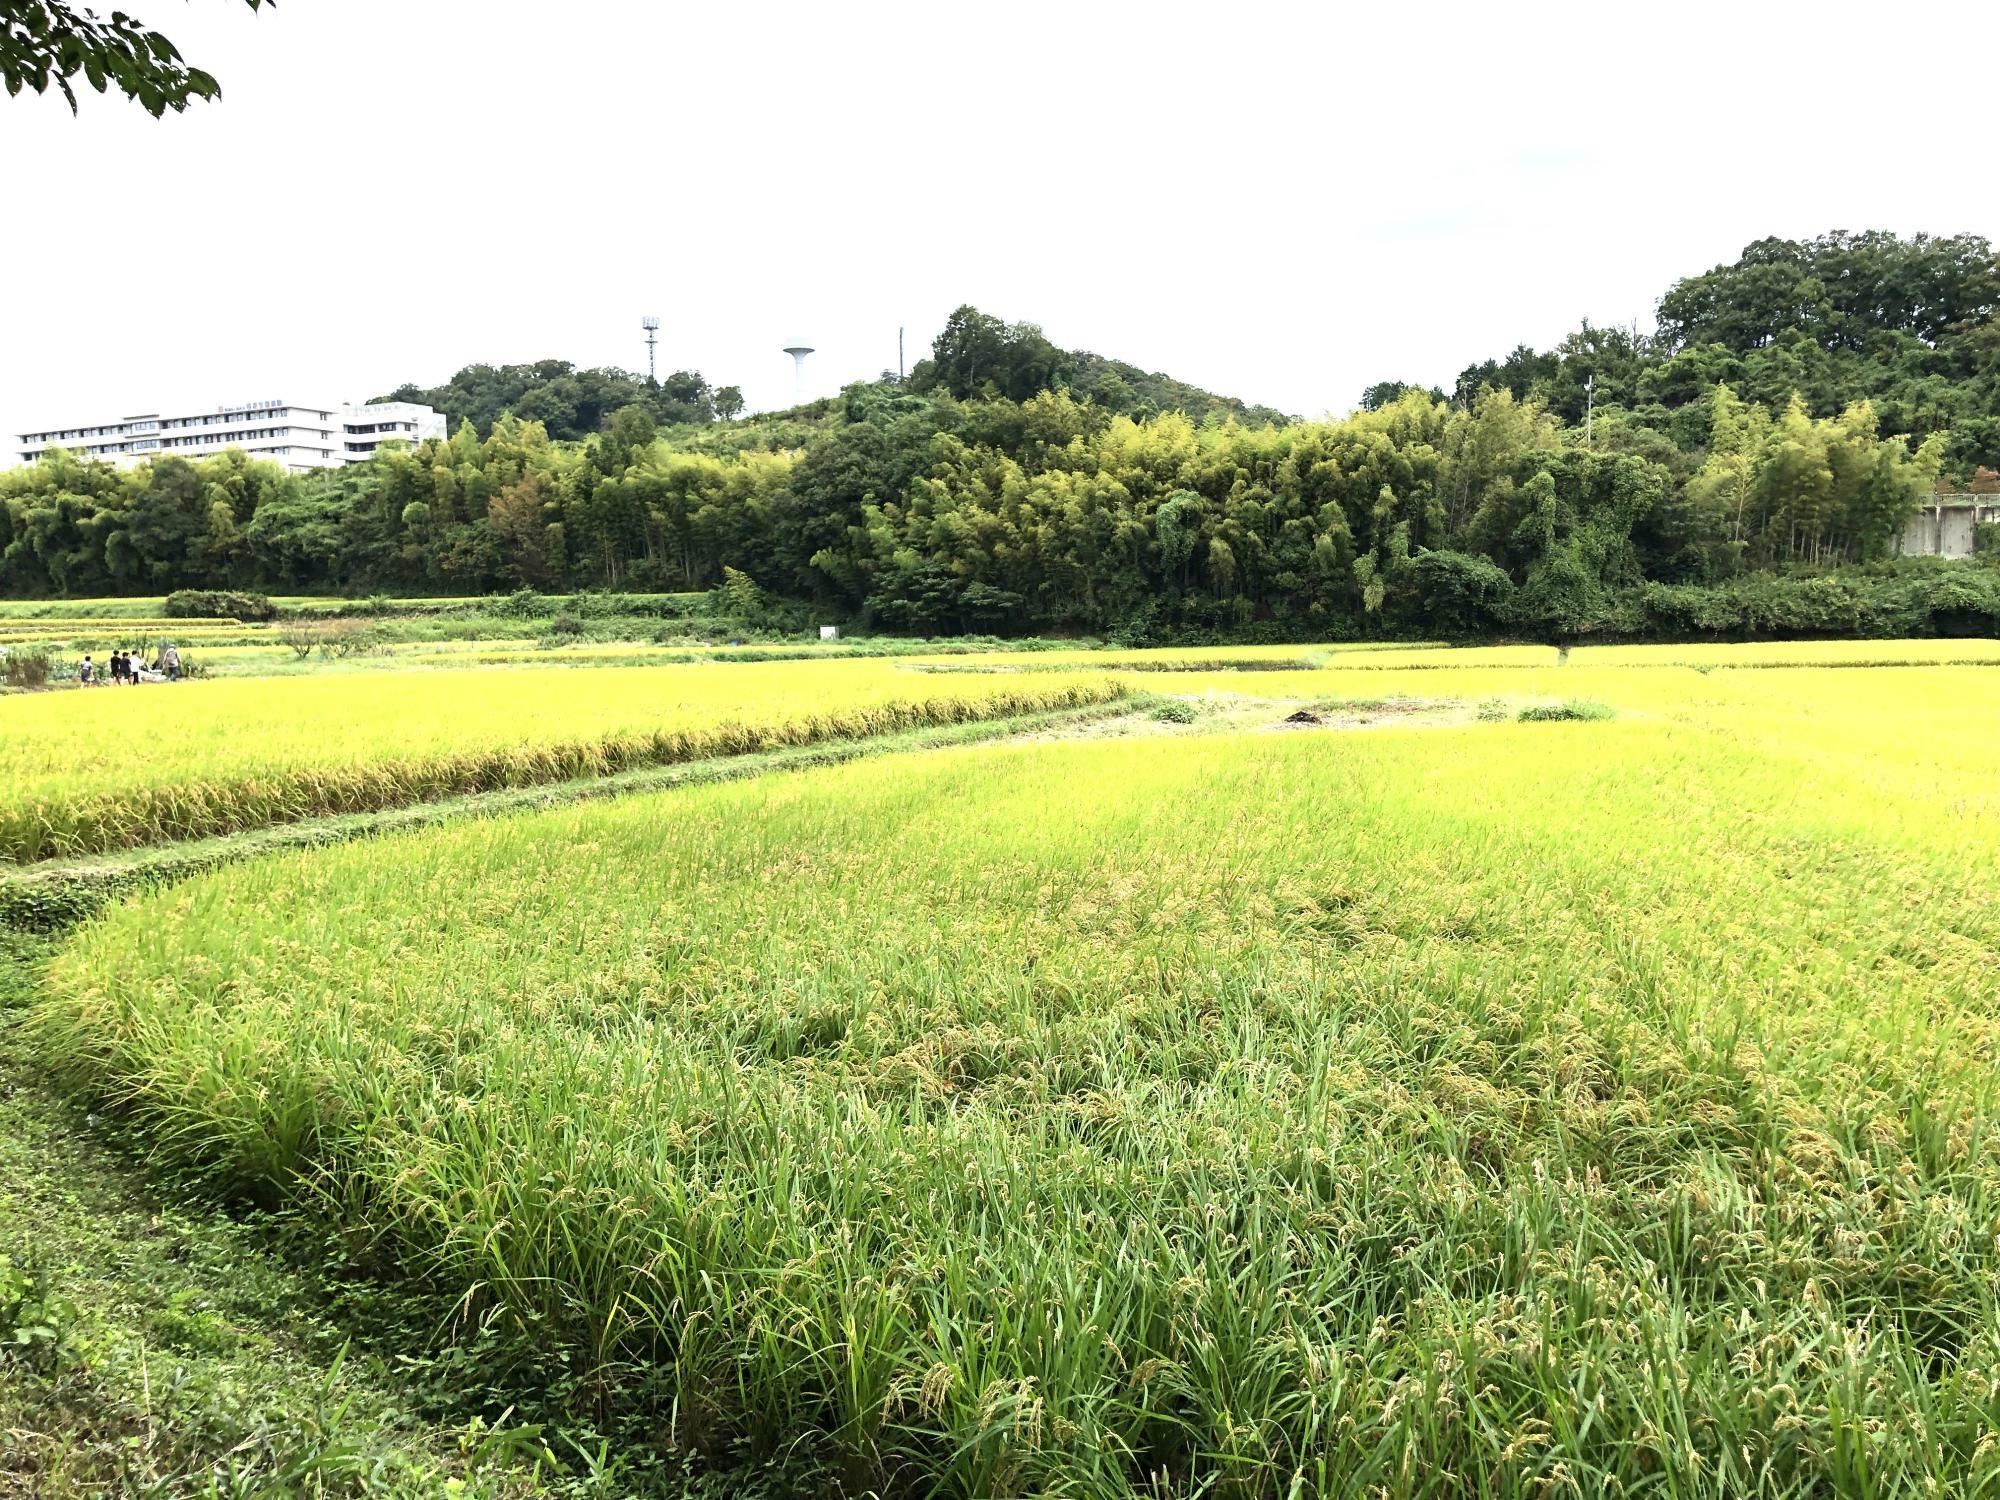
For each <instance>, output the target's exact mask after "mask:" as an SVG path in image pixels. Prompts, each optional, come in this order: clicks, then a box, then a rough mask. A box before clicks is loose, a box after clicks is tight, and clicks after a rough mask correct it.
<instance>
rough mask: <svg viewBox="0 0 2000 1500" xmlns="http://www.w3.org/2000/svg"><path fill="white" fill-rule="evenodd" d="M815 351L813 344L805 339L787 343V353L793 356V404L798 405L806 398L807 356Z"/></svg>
mask: <svg viewBox="0 0 2000 1500" xmlns="http://www.w3.org/2000/svg"><path fill="white" fill-rule="evenodd" d="M812 352H813V346H812V345H811V344H808V343H807V342H806V341H805V340H804V339H793V340H792V341H791V342H790V343H788V344H786V345H785V353H787V354H789V355H791V357H792V404H793V405H794V406H797V405H798V404H799V403H801V402H802V401H804V400H805V399H806V356H807V355H808V354H810V353H812Z"/></svg>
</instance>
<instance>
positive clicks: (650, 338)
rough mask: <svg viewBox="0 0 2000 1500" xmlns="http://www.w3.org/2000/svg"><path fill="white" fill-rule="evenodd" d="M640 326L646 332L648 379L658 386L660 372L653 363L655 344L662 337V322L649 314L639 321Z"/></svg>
mask: <svg viewBox="0 0 2000 1500" xmlns="http://www.w3.org/2000/svg"><path fill="white" fill-rule="evenodd" d="M639 326H640V327H641V328H643V329H645V330H646V378H647V379H648V380H650V381H652V382H653V384H655V385H658V384H659V383H660V372H659V369H658V368H657V367H656V366H655V364H654V362H653V344H654V341H655V340H656V339H658V338H659V335H660V320H659V319H658V318H656V317H653V316H652V315H651V314H650V313H649V314H647V316H645V317H643V318H641V319H640V320H639Z"/></svg>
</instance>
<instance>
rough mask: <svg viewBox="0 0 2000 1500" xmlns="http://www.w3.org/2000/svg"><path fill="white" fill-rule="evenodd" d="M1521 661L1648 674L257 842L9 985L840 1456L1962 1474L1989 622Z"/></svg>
mask: <svg viewBox="0 0 2000 1500" xmlns="http://www.w3.org/2000/svg"><path fill="white" fill-rule="evenodd" d="M1504 670H1506V671H1507V672H1508V674H1509V680H1510V681H1511V680H1514V679H1515V678H1518V677H1520V676H1521V674H1520V673H1519V671H1518V669H1504ZM1548 670H1549V672H1550V674H1551V675H1552V676H1556V677H1558V680H1560V681H1563V682H1567V683H1572V684H1581V685H1582V686H1583V687H1585V688H1586V689H1587V690H1588V691H1589V692H1590V693H1592V694H1593V695H1595V696H1601V697H1602V698H1603V699H1604V701H1609V702H1614V703H1616V704H1617V705H1618V706H1619V707H1620V708H1621V709H1623V708H1627V707H1633V708H1640V709H1643V712H1633V713H1630V714H1626V713H1621V714H1620V716H1619V717H1618V719H1617V720H1616V721H1614V722H1612V723H1609V724H1606V725H1605V726H1603V728H1602V730H1601V731H1598V732H1593V733H1592V734H1590V735H1562V734H1556V735H1551V734H1550V733H1548V732H1547V731H1546V730H1545V729H1543V728H1541V727H1540V726H1537V725H1533V724H1525V725H1524V724H1515V723H1499V724H1458V725H1450V726H1444V727H1427V728H1418V727H1395V726H1392V727H1389V728H1386V729H1384V730H1382V731H1381V732H1376V733H1370V734H1366V735H1340V736H1335V735H1274V734H1258V733H1251V734H1240V735H1217V736H1189V737H1185V738H1181V739H1177V740H1176V741H1175V742H1174V744H1173V746H1172V751H1173V753H1171V754H1162V753H1160V748H1161V747H1160V744H1159V742H1158V741H1156V740H1155V741H1147V740H1143V739H1140V740H1106V741H1091V742H1069V743H1042V744H1033V745H1018V746H1008V747H1002V748H988V749H979V750H960V751H951V752H939V753H932V754H927V755H920V756H917V757H913V758H908V759H901V760H894V761H891V760H878V761H866V762H858V763H855V764H852V765H848V766H845V767H841V768H837V769H831V770H827V771H823V772H814V773H808V774H803V775H797V776H780V777H766V778H762V779H759V780H756V781H751V782H747V783H742V784H738V785H734V786H717V787H707V788H703V789H700V790H691V791H687V792H682V793H676V794H672V795H667V796H660V797H646V798H634V799H631V800H628V801H623V802H617V803H610V804H603V805H597V806H591V807H587V808H583V807H566V808H562V809H558V810H553V811H549V812H545V813H539V814H535V815H531V816H515V817H500V818H493V819H486V820H478V821H470V822H462V823H458V824H455V825H452V826H449V827H446V828H441V829H437V830H434V831H429V832H425V833H421V834H417V835H413V836H409V837H400V838H386V839H382V840H378V841H370V842H364V843H356V844H347V845H342V846H339V847H335V848H329V849H325V850H319V851H312V852H305V853H298V854H290V855H284V856H279V857H273V858H269V859H264V860H259V861H254V862H250V863H246V864H242V865H238V866H234V867H231V868H228V869H225V870H221V871H218V872H216V873H213V874H209V875H204V876H200V877H196V878H194V879H191V880H189V881H186V882H185V883H182V884H180V885H177V886H175V887H172V888H169V889H166V890H164V891H159V892H155V893H151V894H149V895H148V897H147V898H146V900H145V901H144V903H143V904H135V905H130V906H126V907H122V908H117V909H113V910H109V911H106V912H104V913H102V914H101V915H99V916H97V917H95V918H93V919H92V920H91V921H90V922H89V923H87V924H86V925H85V926H84V927H83V928H82V929H81V930H80V931H79V932H78V934H77V935H76V937H75V939H74V940H73V942H72V943H71V944H70V946H69V947H68V949H67V951H66V952H65V953H64V954H62V955H61V956H60V957H59V958H58V959H57V961H56V964H55V967H54V969H53V972H52V974H51V977H50V981H49V986H48V994H47V998H46V1000H45V1001H44V1003H43V1004H42V1005H41V1006H40V1007H39V1008H38V1009H37V1010H36V1012H35V1013H34V1015H33V1017H32V1021H31V1025H32V1027H33V1035H34V1037H35V1038H36V1044H37V1046H38V1047H39V1049H40V1050H41V1052H42V1054H43V1055H44V1056H46V1058H47V1059H48V1060H49V1063H50V1065H51V1066H52V1067H56V1068H58V1069H60V1070H61V1071H62V1072H63V1073H64V1075H65V1076H67V1077H68V1078H70V1079H71V1080H73V1081H74V1082H75V1083H76V1084H78V1085H79V1086H81V1087H84V1088H87V1089H89V1090H91V1091H93V1092H94V1093H95V1094H97V1095H99V1096H100V1097H103V1098H107V1099H114V1100H117V1101H119V1103H120V1105H121V1106H122V1107H123V1108H124V1109H126V1110H127V1111H129V1112H130V1114H131V1116H132V1118H133V1119H134V1120H135V1122H136V1123H137V1124H138V1125H139V1126H140V1127H141V1128H142V1129H144V1130H145V1131H146V1133H147V1134H148V1136H149V1138H150V1139H151V1141H152V1142H153V1145H154V1149H155V1150H156V1151H157V1152H158V1153H159V1154H160V1156H161V1157H162V1158H163V1159H164V1160H165V1161H167V1162H168V1163H170V1164H172V1165H173V1166H175V1167H177V1168H179V1169H183V1170H186V1171H189V1172H193V1173H198V1174H203V1175H205V1176H206V1177H207V1178H208V1179H209V1180H210V1181H211V1182H213V1183H214V1184H215V1185H216V1186H218V1187H219V1188H221V1189H223V1190H226V1191H229V1192H234V1193H238V1194H242V1195H245V1196H247V1197H251V1198H254V1199H258V1200H261V1201H266V1202H287V1203H291V1204H294V1205H298V1206H301V1207H303V1208H306V1209H309V1210H311V1211H313V1212H315V1213H317V1214H320V1215H323V1216H324V1217H325V1218H326V1219H327V1220H328V1221H329V1223H330V1224H331V1225H333V1226H335V1227H336V1228H338V1229H342V1230H345V1231H346V1232H348V1233H350V1234H351V1235H352V1236H353V1237H354V1238H355V1239H356V1240H358V1241H365V1242H366V1243H369V1244H371V1245H375V1246H379V1247H381V1248H382V1249H383V1251H384V1253H385V1254H386V1255H387V1256H388V1257H389V1258H390V1264H392V1265H393V1266H394V1267H396V1268H398V1269H399V1270H400V1273H401V1274H402V1275H403V1276H404V1277H405V1278H407V1279H408V1281H409V1282H410V1284H411V1285H413V1286H415V1287H420V1288H424V1289H427V1290H428V1291H429V1292H431V1293H432V1294H434V1295H435V1296H436V1297H437V1298H438V1299H439V1302H440V1305H442V1306H449V1307H452V1308H454V1309H456V1311H457V1314H458V1316H460V1317H462V1318H464V1319H466V1320H469V1321H471V1322H473V1323H482V1322H484V1323H486V1324H488V1325H489V1326H491V1325H493V1324H498V1325H502V1326H509V1327H512V1328H514V1329H516V1330H518V1331H519V1332H520V1333H521V1335H522V1336H523V1337H525V1338H529V1339H532V1340H533V1341H534V1342H535V1343H536V1345H537V1346H538V1347H540V1348H542V1349H546V1350H552V1351H560V1352H561V1353H562V1354H563V1355H564V1356H565V1357H566V1358H567V1359H568V1361H569V1362H570V1364H571V1366H572V1367H573V1368H576V1369H578V1370H580V1371H584V1372H588V1374H589V1376H590V1378H591V1379H592V1381H593V1382H594V1383H595V1384H594V1388H595V1389H596V1390H597V1391H599V1392H600V1393H601V1396H600V1399H601V1400H602V1401H605V1402H610V1403H622V1404H625V1405H627V1406H628V1407H629V1406H633V1405H643V1406H644V1407H645V1409H647V1410H651V1411H654V1412H656V1413H657V1420H658V1422H659V1424H660V1429H661V1432H662V1434H663V1436H664V1437H665V1438H667V1439H670V1440H672V1441H675V1442H678V1443H682V1444H687V1445H693V1446H698V1447H703V1448H711V1449H715V1450H727V1449H729V1448H730V1447H731V1446H732V1445H735V1444H738V1443H744V1444H750V1445H753V1447H754V1446H755V1445H757V1444H762V1445H763V1447H764V1448H765V1449H766V1450H767V1451H770V1450H775V1451H782V1452H785V1453H788V1454H802V1455H812V1456H815V1457H818V1458H821V1459H823V1460H824V1461H825V1464H826V1466H827V1467H828V1468H829V1469H831V1470H832V1471H833V1472H835V1473H838V1474H839V1475H841V1476H842V1486H843V1488H844V1489H845V1490H846V1491H847V1492H850V1493H861V1492H867V1491H874V1492H877V1493H898V1494H903V1493H908V1494H941V1495H954V1496H966V1497H971V1496H994V1495H1019V1494H1066V1495H1079V1496H1092V1497H1097V1496H1103V1497H1126V1496H1138V1495H1148V1496H1159V1495H1196V1494H1201V1495H1207V1494H1215V1495H1239V1496H1269V1497H1273V1500H1278V1497H1283V1500H1302V1497H1308V1496H1313V1497H1318V1496H1345V1495H1351V1494H1372V1495H1391V1496H1418V1495H1426V1496H1428V1495H1453V1494H1465V1493H1474V1494H1493V1495H1540V1494H1551V1493H1554V1494H1560V1493H1564V1492H1566V1491H1571V1490H1573V1491H1576V1492H1580V1493H1589V1494H1647V1493H1650V1494H1659V1495H1674V1496H1703V1497H1706V1496H1715V1497H1721V1496H1737V1495H1751V1494H1754V1495H1770V1496H1781V1495H1782V1496H1801V1497H1804V1496H1817V1495H1844V1494H1856V1495H1859V1494H1881V1495H1896V1494H1921V1493H1940V1494H1966V1495H1973V1494H1983V1493H1991V1492H1993V1491H1994V1489H1995V1488H1996V1486H2000V1447H1996V1444H1995V1443H1994V1441H1993V1433H1994V1432H1995V1431H1996V1430H2000V1381H1996V1380H1995V1378H1994V1376H1993V1371H1994V1370H1996V1369H2000V1293H1996V1287H1997V1286H2000V1149H1996V1145H2000V1135H1996V1129H1997V1128H2000V1081H1996V1076H2000V1075H1996V1070H1995V1067H1994V1058H1995V1056H1996V1050H2000V990H1996V986H1995V983H1994V974H1995V969H1996V955H2000V891H1996V889H1995V888H1994V886H1993V884H1992V882H1990V881H1984V880H1979V879H1969V878H1968V872H1984V871H1989V870H1992V869H1994V868H2000V790H1996V789H1995V788H1994V787H1993V785H1992V780H1991V776H1990V774H1989V773H1990V766H1989V765H1988V764H1987V757H1988V756H1989V754H1990V750H1989V749H1988V746H1989V745H1990V736H1989V737H1987V738H1982V736H1981V732H1980V731H1981V727H1982V726H1984V727H1985V728H1986V729H1987V730H1989V731H1990V726H1991V724H1992V723H1993V722H1994V716H1995V715H1996V713H2000V676H1996V675H1995V674H1993V673H1992V672H1990V671H1989V670H1987V669H1985V668H1983V667H1938V668H1924V669H1915V670H1910V671H1881V670H1871V669H1860V670H1855V671H1843V672H1838V673H1830V674H1829V673H1823V672H1817V671H1814V670H1811V669H1807V670H1805V671H1803V672H1783V671H1770V672H1758V673H1750V674H1728V673H1717V674H1713V675H1711V676H1706V677H1704V676H1699V675H1697V674H1694V673H1690V672H1687V671H1685V670H1681V669H1661V668H1630V669H1622V675H1621V670H1620V669H1612V668H1601V667H1592V666H1589V665H1586V664H1582V663H1580V662H1579V663H1577V664H1573V665H1572V666H1570V667H1569V668H1567V669H1564V670H1563V671H1562V672H1561V673H1560V674H1556V673H1555V669H1554V668H1553V666H1551V667H1550V668H1549V669H1548ZM1338 675H1339V674H1338V673H1335V672H1330V671H1323V672H1320V673H1316V674H1314V676H1315V678H1316V679H1317V680H1318V682H1320V683H1321V684H1322V690H1324V684H1325V682H1326V681H1327V679H1328V678H1329V677H1336V678H1337V677H1338ZM1465 675H1466V682H1467V683H1468V684H1469V683H1471V682H1472V681H1474V680H1475V678H1474V674H1471V673H1467V674H1465ZM1527 679H1528V685H1529V686H1530V690H1532V679H1533V674H1532V673H1530V674H1527ZM924 680H925V681H931V680H933V679H924ZM1417 680H1421V681H1424V682H1426V683H1435V682H1437V681H1440V680H1443V681H1447V682H1451V683H1453V685H1454V686H1456V680H1455V679H1454V678H1453V677H1452V676H1451V674H1445V675H1444V676H1443V677H1442V678H1441V677H1440V676H1439V674H1437V673H1435V672H1428V671H1427V672H1426V673H1425V674H1424V676H1423V678H1422V679H1417ZM1487 680H1488V682H1489V683H1490V682H1491V680H1492V679H1491V676H1490V675H1489V677H1488V679H1487ZM1375 681H1376V682H1377V683H1378V684H1382V683H1387V684H1389V685H1390V686H1394V685H1395V684H1394V679H1393V677H1391V678H1386V679H1385V678H1382V677H1380V676H1379V675H1376V677H1375ZM1621 682H1622V686H1621V685H1620V684H1621ZM1462 696H1465V697H1467V698H1470V699H1473V700H1476V699H1477V697H1478V696H1479V694H1478V692H1477V691H1471V692H1467V693H1465V694H1463V695H1462ZM1940 787H1946V788H1949V789H1950V791H1949V795H1950V798H1951V811H1952V815H1951V816H1941V815H1940V806H1939V800H1938V796H1939V788H1940ZM1941 893H1948V894H1945V895H1944V898H1942V899H1941Z"/></svg>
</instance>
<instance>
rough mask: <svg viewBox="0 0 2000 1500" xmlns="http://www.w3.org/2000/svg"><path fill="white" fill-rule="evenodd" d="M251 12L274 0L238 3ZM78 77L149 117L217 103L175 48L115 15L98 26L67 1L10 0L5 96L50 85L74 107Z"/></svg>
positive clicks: (2, 28) (209, 80)
mask: <svg viewBox="0 0 2000 1500" xmlns="http://www.w3.org/2000/svg"><path fill="white" fill-rule="evenodd" d="M245 3H247V4H248V5H249V7H250V8H251V9H252V10H256V9H258V8H259V7H260V6H265V5H273V4H275V3H276V0H245ZM79 73H81V74H82V75H83V78H84V81H85V82H87V83H88V84H89V85H90V86H91V87H92V88H94V89H95V90H97V92H98V93H100V94H101V93H103V92H105V90H106V89H107V88H115V89H117V90H118V92H119V93H121V94H123V95H125V96H126V98H128V99H131V100H133V101H135V102H136V103H137V104H138V105H139V107H140V108H142V109H144V110H145V111H146V113H147V114H149V115H152V116H153V117H154V118H155V119H157V118H159V117H160V116H161V115H163V114H165V113H166V111H168V110H170V109H171V110H175V111H179V110H184V109H186V108H187V107H188V104H189V103H190V102H191V101H193V100H196V99H218V98H220V97H221V96H222V87H221V85H220V84H218V83H217V82H216V81H215V79H214V78H213V77H212V76H210V75H209V74H207V73H204V72H203V71H202V70H201V69H200V68H191V67H189V66H188V65H187V64H186V63H185V62H183V61H182V60H181V54H180V50H179V49H178V48H177V47H175V46H174V44H173V43H172V42H170V41H168V40H167V38H166V37H164V36H162V35H161V34H160V33H159V32H157V31H148V30H147V29H146V28H145V27H144V26H142V25H141V24H140V23H139V22H138V21H136V20H134V19H133V18H132V17H131V16H128V15H126V14H125V13H124V12H123V11H113V12H112V13H111V16H110V19H108V20H106V19H103V18H101V17H99V16H98V15H97V13H96V12H95V11H93V10H90V9H88V8H87V7H83V6H77V5H72V4H70V3H69V0H11V3H10V4H9V5H8V6H7V7H6V13H5V14H4V15H0V82H4V83H5V84H6V85H7V93H8V95H9V96H10V97H11V96H14V95H18V94H19V93H20V92H21V90H22V89H24V88H28V89H33V90H34V91H35V92H36V93H38V94H45V93H47V92H48V91H49V89H50V87H51V86H53V87H54V88H55V89H56V91H57V92H58V93H60V94H61V95H62V96H63V98H64V99H66V100H67V101H69V107H70V112H71V113H72V114H74V113H75V112H76V108H77V98H76V89H75V87H74V84H73V80H74V79H75V78H76V76H77V75H78V74H79Z"/></svg>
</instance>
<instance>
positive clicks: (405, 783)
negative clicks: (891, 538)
mask: <svg viewBox="0 0 2000 1500" xmlns="http://www.w3.org/2000/svg"><path fill="white" fill-rule="evenodd" d="M1122 691H1124V689H1123V688H1122V687H1121V685H1120V684H1118V683H1116V682H1114V681H1113V680H1112V679H1110V678H1108V677H1096V678H1092V677H1083V676H1078V675H1075V674H1061V675H1059V676H1048V677H1035V676H1031V675H1014V676H1008V677H1004V678H1003V677H996V678H953V679H944V678H928V677H919V676H912V675H910V674H905V673H898V672H896V671H895V669H894V668H893V667H892V666H889V665H878V664H875V663H869V662H826V663H798V664H790V663H770V664H758V665H748V666H743V667H740V668H736V669H733V670H731V671H728V672H722V671H716V670H713V669H710V668H705V667H701V666H677V667H657V668H601V669H596V670H576V671H569V670H561V669H555V670H540V671H537V670H529V669H522V670H516V671H496V672H489V673H480V674H477V675H469V674H452V673H444V674H423V675H418V674H400V675H398V674H384V675H380V676H369V677H359V676H351V677H333V678H327V679H325V680H312V679H296V680H282V681H273V682H245V681H230V682H203V683H190V684H182V685H180V686H178V687H175V688H173V689H171V690H169V689H167V688H164V687H150V688H146V689H143V690H132V689H126V690H118V689H109V688H107V689H104V690H92V691H89V692H73V693H50V694H35V695H18V696H15V697H12V698H9V699H7V700H5V701H4V702H0V784H4V791H0V859H7V860H14V861H28V860H36V859H43V858H47V857H50V856H53V855H75V854H82V853H89V852H92V851H96V850H103V849H114V848H120V847H128V846H132V845H137V844H145V843H156V842H163V841H166V840H170V839H187V838H201V837H206V836H209V835H214V834H220V833H228V832H232V831H235V830H238V829H244V828H253V827H259V826H262V825H265V824H271V823H281V822H289V821H293V820H296V819H299V818H305V817H312V816H318V815H324V814H331V813H344V812H357V811H364V810H367V809H372V808H381V807H393V806H399V805H402V804H405V803H411V802H418V801H424V800H427V799H430V798H435V797H440V796H446V795H450V794H453V793H460V792H473V791H482V790H489V789H492V788H497V787H504V786H522V785H528V784H533V783H538V782H548V781H560V780H568V779H573V778H577V777H583V776H599V775H605V774H609V773H612V772H617V771H622V770H627V769H630V768H633V767H636V766H644V765H662V764H668V763H673V762H679V761H688V760H697V759H703V758H707V757H709V756H716V755H731V754H742V753H746V752H753V751H760V750H770V749H775V748H778V747H780V746H785V745H801V744H810V743H814V742H817V741H821V740H831V739H843V738H857V737H861V736H866V735H872V734H880V733H886V732H891V731H896V730H903V729H911V728H916V727H919V726H924V725H939V724H952V723H963V722H968V721H971V720H975V719H982V718H999V717H1004V716H1007V715H1010V714H1017V713H1031V712H1039V711H1045V710H1050V709H1058V708H1068V707H1077V706H1080V705H1084V704H1089V703H1100V702H1105V701H1108V700H1110V699H1112V698H1115V697H1117V696H1119V694H1120V693H1121V692H1122Z"/></svg>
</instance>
